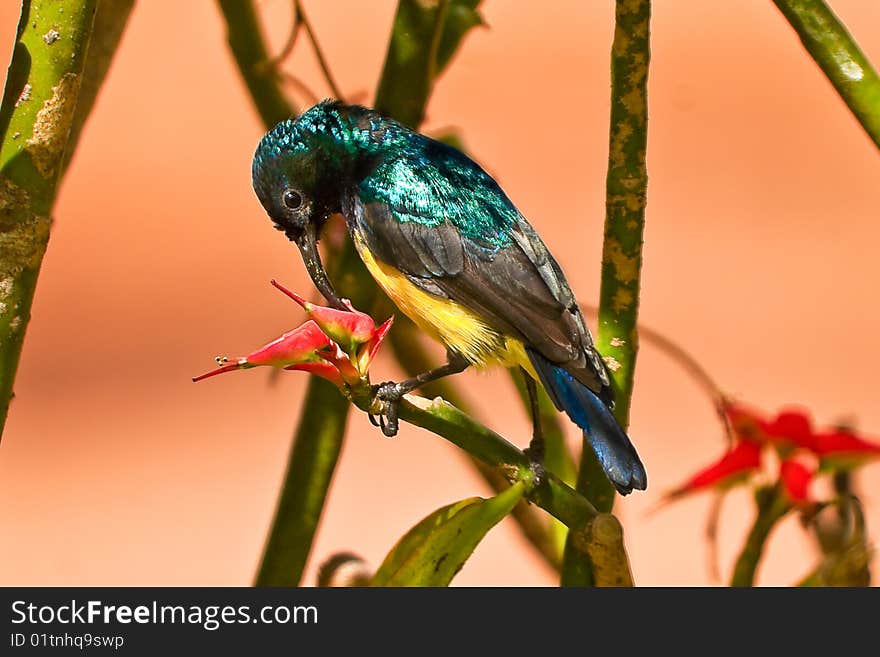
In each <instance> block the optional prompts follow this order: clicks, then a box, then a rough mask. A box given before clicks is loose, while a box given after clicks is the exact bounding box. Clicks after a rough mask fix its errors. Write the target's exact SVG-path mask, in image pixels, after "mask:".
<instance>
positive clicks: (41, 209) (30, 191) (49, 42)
mask: <svg viewBox="0 0 880 657" xmlns="http://www.w3.org/2000/svg"><path fill="white" fill-rule="evenodd" d="M96 5H97V0H70V1H69V2H65V3H60V2H50V1H49V0H31V1H25V2H23V3H22V11H21V17H20V19H19V24H18V31H17V33H16V41H15V48H14V50H13V53H12V61H11V63H10V65H9V70H8V72H7V76H6V86H5V89H4V92H3V102H2V105H0V136H2V140H3V143H2V147H0V434H2V431H3V427H4V425H5V423H6V416H7V412H8V409H9V401H10V399H11V398H12V389H13V383H14V381H15V373H16V369H17V368H18V361H19V358H20V356H21V347H22V344H23V342H24V335H25V329H26V328H27V324H28V320H29V319H30V312H31V305H32V303H33V297H34V290H35V288H36V284H37V276H38V274H39V271H40V264H41V262H42V260H43V254H44V253H45V251H46V244H47V242H48V240H49V226H50V223H51V218H50V216H51V212H52V206H53V204H54V202H55V194H56V192H57V188H58V182H59V180H60V176H61V171H62V166H63V162H64V154H65V150H66V149H67V147H68V137H69V135H70V130H71V126H72V125H73V121H74V115H75V111H76V104H77V97H78V95H79V90H80V85H81V83H82V73H83V66H84V64H85V61H86V52H87V50H88V45H89V39H90V37H91V34H92V24H93V21H94V17H95V7H96Z"/></svg>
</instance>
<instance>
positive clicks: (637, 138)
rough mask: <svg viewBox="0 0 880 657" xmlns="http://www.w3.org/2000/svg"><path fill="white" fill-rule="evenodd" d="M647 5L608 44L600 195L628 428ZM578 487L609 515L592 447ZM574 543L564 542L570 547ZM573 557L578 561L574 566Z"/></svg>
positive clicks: (570, 576) (600, 342)
mask: <svg viewBox="0 0 880 657" xmlns="http://www.w3.org/2000/svg"><path fill="white" fill-rule="evenodd" d="M650 20H651V2H650V0H617V1H616V11H615V28H614V42H613V44H612V46H611V128H610V138H609V149H608V176H607V179H606V190H605V193H606V197H605V241H604V245H603V248H602V284H601V292H600V295H599V331H598V336H597V340H596V344H597V346H598V348H599V352H600V353H601V354H603V356H604V357H605V362H606V363H607V365H608V369H609V370H610V372H611V376H612V380H613V384H614V388H615V401H616V405H615V407H614V414H615V416H616V417H617V419H618V421H619V422H620V424H621V426H622V427H624V429H625V428H626V427H627V425H628V424H629V408H630V401H631V399H632V389H633V378H634V374H635V365H636V353H637V351H638V332H637V328H636V326H637V323H638V309H639V288H640V276H641V269H642V235H643V233H644V228H645V202H646V199H647V190H648V171H647V168H646V166H645V152H646V149H647V142H648V63H649V61H650V56H651V51H650ZM577 488H578V490H579V491H580V492H582V493H583V494H584V495H586V496H588V497H589V498H590V499H591V500H594V501H596V502H598V505H601V507H602V508H605V509H607V510H610V508H611V505H612V504H613V499H614V492H613V490H612V489H611V485H610V483H608V481H607V479H606V477H605V476H604V474H603V473H602V471H601V468H600V467H599V463H598V459H597V458H596V455H595V454H594V453H593V450H592V449H591V448H590V446H589V445H588V444H586V443H584V448H583V451H582V455H581V466H580V471H579V474H578V487H577ZM571 545H572V543H571V541H569V545H568V547H571ZM578 556H579V555H578V554H577V553H574V552H571V551H570V550H568V549H567V550H566V559H565V563H564V565H563V576H562V584H563V585H566V586H588V585H590V583H591V581H592V576H591V572H590V565H589V564H587V563H576V560H577V559H578ZM572 560H575V561H572Z"/></svg>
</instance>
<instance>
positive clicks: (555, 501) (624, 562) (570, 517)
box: [348, 385, 632, 586]
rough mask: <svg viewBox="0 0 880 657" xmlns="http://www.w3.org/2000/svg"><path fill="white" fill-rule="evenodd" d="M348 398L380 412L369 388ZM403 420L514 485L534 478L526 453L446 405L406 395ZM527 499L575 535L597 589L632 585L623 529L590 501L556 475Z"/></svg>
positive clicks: (354, 391)
mask: <svg viewBox="0 0 880 657" xmlns="http://www.w3.org/2000/svg"><path fill="white" fill-rule="evenodd" d="M348 395H349V397H350V398H351V400H352V402H353V403H354V404H355V405H357V406H358V407H359V408H360V409H361V410H363V411H365V412H369V411H372V412H374V413H376V412H378V411H379V410H381V409H378V408H374V407H373V404H374V403H375V402H374V400H373V396H372V390H371V388H370V387H369V386H368V385H363V386H359V387H357V388H352V389H349V390H348ZM399 416H400V419H401V420H404V421H406V422H409V423H410V424H414V425H416V426H419V427H422V428H424V429H427V430H428V431H430V432H432V433H434V434H436V435H438V436H440V437H442V438H445V439H446V440H448V441H449V442H451V443H452V444H454V445H457V446H458V447H460V448H461V449H463V450H464V451H466V452H467V453H468V454H470V455H471V456H472V457H474V458H476V459H479V460H480V461H482V462H483V463H485V464H486V465H488V466H491V467H493V468H496V469H498V470H499V471H500V472H501V473H503V475H504V476H505V478H506V479H507V480H508V481H509V482H511V483H512V482H515V481H520V480H523V479H526V478H531V477H532V476H533V475H532V474H531V471H530V467H529V460H528V458H527V457H526V455H525V454H523V452H522V450H520V449H519V448H518V447H516V446H515V445H513V444H512V443H510V442H508V441H507V440H506V439H505V438H503V437H502V436H500V435H499V434H497V433H495V432H494V431H492V430H491V429H489V428H488V427H486V426H484V425H482V424H480V423H479V422H476V421H475V420H474V419H472V418H471V417H470V416H468V415H467V414H465V413H463V412H462V411H460V410H459V409H457V408H455V407H454V406H452V405H451V404H449V403H447V402H446V401H444V400H443V399H439V398H437V399H434V400H429V399H425V398H424V397H417V396H414V395H407V396H406V397H405V398H404V399H403V400H402V401H401V404H400V408H399ZM529 499H530V500H531V501H532V502H533V503H534V504H536V505H537V506H539V507H541V508H542V509H544V510H545V511H547V512H548V513H550V514H551V515H552V516H553V517H554V518H556V519H558V520H559V521H560V522H562V523H563V524H565V525H566V526H567V527H568V528H569V529H570V530H571V533H572V535H573V536H574V537H575V538H574V540H573V549H577V550H580V551H582V552H583V553H584V558H589V559H590V561H591V563H592V564H593V571H594V577H595V580H596V583H597V584H598V585H606V586H617V585H623V586H631V585H632V575H631V573H630V568H629V561H628V559H627V556H626V550H625V549H624V547H623V529H622V528H621V526H620V522H619V521H618V520H617V518H615V517H614V516H612V515H611V514H608V513H602V512H600V511H598V510H597V509H596V508H595V507H594V506H593V505H592V504H590V502H589V500H587V499H586V498H585V497H583V496H582V495H581V494H579V493H578V492H577V491H575V490H574V489H573V488H571V486H569V485H568V484H566V483H565V482H563V481H561V480H560V479H559V478H558V477H556V476H555V475H553V474H552V473H548V474H547V476H546V477H545V478H544V480H543V481H542V482H541V484H540V485H538V486H536V487H535V488H533V489H532V491H531V492H530V494H529Z"/></svg>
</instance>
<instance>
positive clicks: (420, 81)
mask: <svg viewBox="0 0 880 657" xmlns="http://www.w3.org/2000/svg"><path fill="white" fill-rule="evenodd" d="M448 9H449V0H433V1H432V2H422V1H420V0H400V2H398V3H397V13H396V14H395V15H394V29H393V30H392V32H391V40H390V41H389V42H388V52H387V54H386V55H385V66H384V67H383V69H382V76H381V77H380V79H379V88H378V90H377V91H376V109H377V110H379V111H380V112H383V113H385V114H388V115H390V116H393V117H394V118H396V119H397V120H398V121H400V122H401V123H403V124H405V125H408V126H410V127H413V128H417V127H418V126H419V124H421V122H422V118H423V117H424V115H425V107H426V106H427V104H428V98H429V97H430V95H431V90H432V89H433V87H434V80H435V78H436V75H437V50H438V47H439V45H440V38H441V36H442V34H443V26H444V24H445V22H446V13H447V11H448ZM402 81H406V84H407V86H406V87H405V89H406V91H402V89H401V87H400V86H399V85H400V83H401V82H402Z"/></svg>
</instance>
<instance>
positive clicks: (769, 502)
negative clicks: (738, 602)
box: [730, 486, 791, 586]
mask: <svg viewBox="0 0 880 657" xmlns="http://www.w3.org/2000/svg"><path fill="white" fill-rule="evenodd" d="M755 502H756V504H757V507H758V513H757V515H756V516H755V522H754V524H753V525H752V529H751V531H750V532H749V535H748V538H746V543H745V545H744V546H743V548H742V551H741V552H740V554H739V558H737V560H736V566H735V567H734V569H733V577H732V579H731V581H730V585H731V586H754V584H755V572H756V571H757V569H758V562H759V561H760V560H761V555H762V554H763V553H764V545H765V544H766V543H767V538H768V537H769V536H770V532H771V531H773V528H774V527H775V526H776V523H778V522H779V521H780V520H781V519H782V518H783V517H784V516H785V514H786V513H788V511H789V510H790V509H791V506H790V505H789V504H788V502H787V501H786V500H785V498H784V497H783V495H782V492H781V491H780V490H779V487H778V486H765V487H764V488H759V489H758V490H757V491H755Z"/></svg>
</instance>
